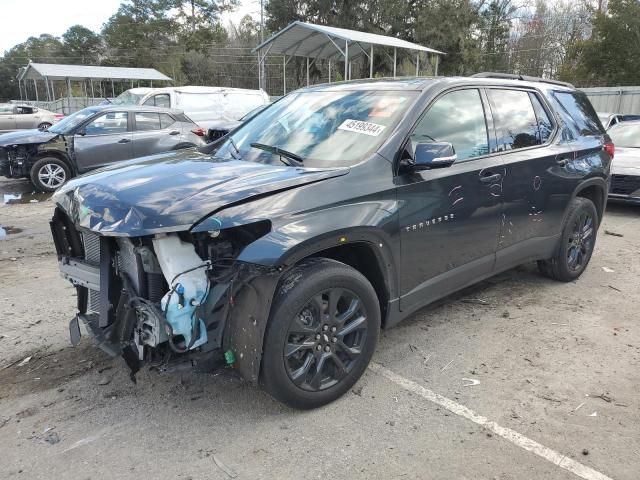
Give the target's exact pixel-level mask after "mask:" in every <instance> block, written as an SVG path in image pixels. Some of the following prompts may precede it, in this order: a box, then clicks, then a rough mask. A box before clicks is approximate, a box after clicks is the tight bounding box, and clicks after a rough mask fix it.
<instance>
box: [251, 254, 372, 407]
mask: <svg viewBox="0 0 640 480" xmlns="http://www.w3.org/2000/svg"><path fill="white" fill-rule="evenodd" d="M379 332H380V304H379V302H378V298H377V296H376V293H375V290H374V289H373V287H372V286H371V284H370V283H369V281H368V280H367V279H366V278H365V277H364V276H363V275H362V274H361V273H360V272H358V271H357V270H355V269H353V268H351V267H349V266H348V265H345V264H343V263H340V262H337V261H335V260H329V259H324V258H314V259H309V260H306V261H304V262H302V263H301V264H300V265H298V266H296V267H294V268H293V269H292V270H291V271H290V272H289V273H288V274H286V276H285V277H284V278H283V279H282V280H281V281H280V284H279V286H278V290H277V293H276V297H275V300H274V303H273V308H272V310H271V315H270V319H269V325H268V326H267V332H266V335H265V342H264V344H265V346H264V355H263V359H262V372H261V382H262V385H263V386H264V388H265V389H266V390H267V391H268V392H269V393H270V394H271V395H272V396H273V397H274V398H275V399H276V400H279V401H281V402H282V403H284V404H286V405H289V406H290V407H293V408H298V409H310V408H317V407H320V406H322V405H326V404H327V403H330V402H332V401H334V400H336V399H337V398H339V397H340V396H342V395H343V394H344V393H346V392H347V391H348V390H349V389H350V388H351V387H352V386H353V385H354V384H355V383H356V382H357V381H358V379H359V378H360V377H361V376H362V374H363V373H364V371H365V369H366V368H367V365H368V364H369V361H370V360H371V357H372V355H373V352H374V350H375V347H376V344H377V342H378V336H379Z"/></svg>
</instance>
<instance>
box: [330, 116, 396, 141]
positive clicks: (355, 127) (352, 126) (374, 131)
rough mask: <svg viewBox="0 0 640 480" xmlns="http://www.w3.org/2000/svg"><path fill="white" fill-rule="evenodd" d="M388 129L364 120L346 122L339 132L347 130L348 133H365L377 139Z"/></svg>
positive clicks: (339, 128)
mask: <svg viewBox="0 0 640 480" xmlns="http://www.w3.org/2000/svg"><path fill="white" fill-rule="evenodd" d="M385 128H386V127H385V126H384V125H378V124H377V123H371V122H363V121H362V120H349V119H347V120H345V121H344V122H342V124H341V125H340V126H339V127H338V130H346V131H348V132H356V133H364V134H365V135H370V136H372V137H377V136H378V135H380V134H381V133H382V131H383V130H384V129H385Z"/></svg>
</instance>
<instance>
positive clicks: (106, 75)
mask: <svg viewBox="0 0 640 480" xmlns="http://www.w3.org/2000/svg"><path fill="white" fill-rule="evenodd" d="M18 77H19V78H20V80H25V79H29V80H42V79H43V78H48V79H49V80H66V79H67V78H68V79H69V80H86V79H93V80H169V81H170V80H171V78H169V77H167V76H166V75H165V74H163V73H160V72H159V71H158V70H156V69H155V68H129V67H100V66H95V65H60V64H52V63H29V65H27V66H26V67H25V68H24V70H22V71H21V72H20V74H19V75H18Z"/></svg>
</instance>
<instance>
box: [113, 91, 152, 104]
mask: <svg viewBox="0 0 640 480" xmlns="http://www.w3.org/2000/svg"><path fill="white" fill-rule="evenodd" d="M145 95H146V93H133V92H132V91H131V90H125V91H124V92H122V93H121V94H120V95H118V96H117V97H116V98H114V99H113V100H112V102H111V103H112V104H113V105H138V104H139V103H140V101H141V100H142V98H143V97H144V96H145Z"/></svg>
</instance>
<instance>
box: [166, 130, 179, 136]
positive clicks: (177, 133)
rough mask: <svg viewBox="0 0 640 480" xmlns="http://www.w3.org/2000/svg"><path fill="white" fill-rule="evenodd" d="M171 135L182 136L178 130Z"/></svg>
mask: <svg viewBox="0 0 640 480" xmlns="http://www.w3.org/2000/svg"><path fill="white" fill-rule="evenodd" d="M169 135H180V132H179V131H178V130H174V131H173V132H170V133H169Z"/></svg>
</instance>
